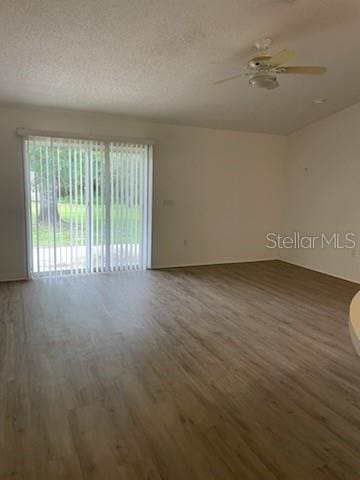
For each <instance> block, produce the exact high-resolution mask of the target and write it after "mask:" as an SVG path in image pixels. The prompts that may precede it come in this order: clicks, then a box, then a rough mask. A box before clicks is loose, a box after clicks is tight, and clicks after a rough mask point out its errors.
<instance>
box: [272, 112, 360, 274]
mask: <svg viewBox="0 0 360 480" xmlns="http://www.w3.org/2000/svg"><path fill="white" fill-rule="evenodd" d="M287 140H288V144H287V158H286V162H285V175H284V188H285V197H284V219H283V231H284V232H286V233H291V232H294V231H299V232H301V233H303V234H317V233H319V232H320V233H321V232H325V233H327V234H328V233H330V232H340V233H342V234H344V233H345V232H354V233H356V234H357V235H358V242H359V241H360V104H358V105H355V106H353V107H350V108H348V109H346V110H343V111H341V112H339V113H337V114H335V115H332V116H331V117H328V118H326V119H324V120H321V121H319V122H317V123H315V124H312V125H310V126H308V127H306V128H304V129H302V130H300V131H298V132H296V133H294V134H292V135H290V136H289V137H288V139H287ZM281 258H282V259H284V260H287V261H290V262H293V263H296V264H299V265H302V266H305V267H308V268H311V269H314V270H319V271H323V272H325V273H329V274H331V275H335V276H339V277H343V278H346V279H349V280H353V281H357V282H360V244H359V245H358V248H357V249H355V250H345V249H343V250H340V249H338V250H336V249H333V248H326V249H321V248H317V249H315V250H304V249H303V250H282V251H281Z"/></svg>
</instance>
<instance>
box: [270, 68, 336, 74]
mask: <svg viewBox="0 0 360 480" xmlns="http://www.w3.org/2000/svg"><path fill="white" fill-rule="evenodd" d="M326 71H327V68H326V67H281V68H279V69H278V70H276V73H297V74H301V75H323V74H324V73H326Z"/></svg>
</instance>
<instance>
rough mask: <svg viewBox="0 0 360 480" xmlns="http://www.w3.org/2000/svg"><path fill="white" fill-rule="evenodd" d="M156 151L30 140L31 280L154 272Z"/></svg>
mask: <svg viewBox="0 0 360 480" xmlns="http://www.w3.org/2000/svg"><path fill="white" fill-rule="evenodd" d="M150 149H151V147H150V146H148V145H141V144H139V145H137V144H123V143H114V142H100V141H99V142H97V141H88V140H74V139H62V138H49V137H29V138H27V139H26V140H25V164H26V172H27V180H28V188H27V191H28V195H27V196H28V198H27V201H28V206H29V208H28V210H29V221H28V225H29V235H28V237H29V249H28V251H29V257H30V258H29V267H30V270H31V273H32V275H34V276H39V275H59V274H60V275H61V274H69V273H71V274H81V273H90V272H102V271H114V270H122V269H144V268H146V267H147V266H149V260H150V259H149V250H150V243H149V237H150V209H151V202H150V200H151V198H150V196H151V151H150Z"/></svg>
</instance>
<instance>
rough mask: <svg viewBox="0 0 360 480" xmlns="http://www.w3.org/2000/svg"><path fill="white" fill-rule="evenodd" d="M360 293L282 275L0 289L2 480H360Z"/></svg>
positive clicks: (267, 272) (117, 278)
mask: <svg viewBox="0 0 360 480" xmlns="http://www.w3.org/2000/svg"><path fill="white" fill-rule="evenodd" d="M358 289H359V286H357V285H355V284H352V283H349V282H345V281H342V280H338V279H335V278H331V277H328V276H326V275H322V274H319V273H315V272H311V271H308V270H304V269H301V268H299V267H294V266H291V265H288V264H285V263H281V262H275V261H274V262H258V263H247V264H239V265H227V266H226V265H221V266H212V267H192V268H184V269H172V270H164V271H147V272H129V273H119V274H108V275H94V276H82V277H67V278H60V279H53V280H36V281H32V282H24V283H8V284H0V319H1V323H0V426H1V429H0V479H1V480H3V479H12V480H13V479H16V480H18V479H21V480H55V479H56V480H58V479H63V480H73V479H74V480H75V479H76V480H78V479H79V480H80V479H81V480H85V479H86V480H87V479H89V480H113V479H114V480H115V479H116V480H122V479H124V480H143V479H144V480H145V479H147V480H159V479H162V480H232V479H236V480H276V479H278V480H285V479H286V480H340V479H341V480H344V479H345V480H359V479H360V358H359V357H357V356H356V355H355V353H354V351H353V348H352V345H351V341H350V337H349V333H348V305H349V302H350V300H351V298H352V296H353V295H354V293H355V292H356V291H357V290H358Z"/></svg>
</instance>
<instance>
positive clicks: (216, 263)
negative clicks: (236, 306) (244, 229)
mask: <svg viewBox="0 0 360 480" xmlns="http://www.w3.org/2000/svg"><path fill="white" fill-rule="evenodd" d="M275 260H279V259H278V258H260V259H255V260H229V261H225V262H224V261H222V262H204V263H201V262H200V263H181V264H174V265H153V266H151V268H150V270H166V269H167V268H185V267H211V266H212V265H235V264H240V263H255V262H273V261H275Z"/></svg>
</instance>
